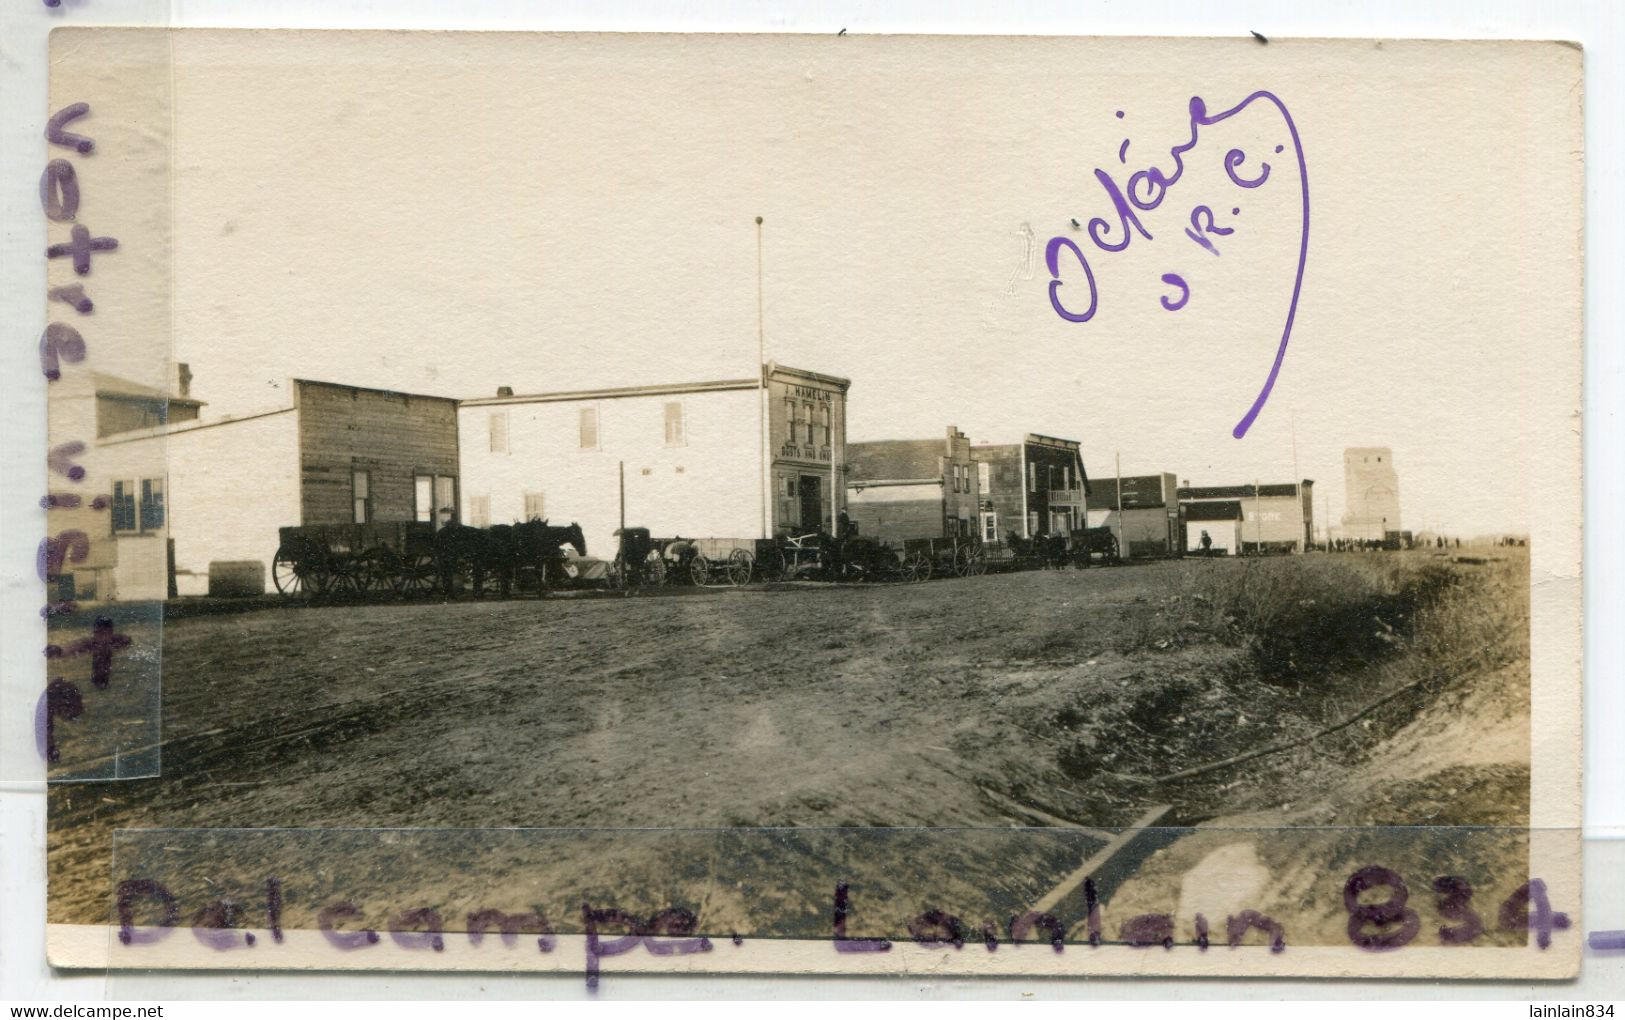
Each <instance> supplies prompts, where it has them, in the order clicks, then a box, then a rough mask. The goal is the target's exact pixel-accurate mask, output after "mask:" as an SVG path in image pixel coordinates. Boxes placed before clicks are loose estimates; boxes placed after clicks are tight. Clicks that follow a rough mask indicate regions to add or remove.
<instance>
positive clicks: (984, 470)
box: [976, 460, 992, 492]
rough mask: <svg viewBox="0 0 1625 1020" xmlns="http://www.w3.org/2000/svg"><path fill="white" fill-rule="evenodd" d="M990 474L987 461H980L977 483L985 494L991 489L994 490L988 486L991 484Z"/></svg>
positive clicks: (977, 465)
mask: <svg viewBox="0 0 1625 1020" xmlns="http://www.w3.org/2000/svg"><path fill="white" fill-rule="evenodd" d="M988 474H989V471H988V466H987V461H985V460H983V461H978V462H977V464H976V481H977V487H978V488H979V489H981V491H983V492H987V491H988V490H989V489H991V488H992V486H991V485H990V484H988V482H989V479H988Z"/></svg>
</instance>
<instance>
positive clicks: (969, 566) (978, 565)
mask: <svg viewBox="0 0 1625 1020" xmlns="http://www.w3.org/2000/svg"><path fill="white" fill-rule="evenodd" d="M964 552H965V554H966V557H967V558H966V563H965V566H966V570H967V573H966V574H965V575H964V576H966V577H981V576H982V575H983V574H985V573H987V558H986V557H985V556H983V555H982V549H981V547H980V546H975V545H967V546H965V548H964Z"/></svg>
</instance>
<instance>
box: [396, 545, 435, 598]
mask: <svg viewBox="0 0 1625 1020" xmlns="http://www.w3.org/2000/svg"><path fill="white" fill-rule="evenodd" d="M439 584H440V577H439V570H438V569H437V568H436V565H435V561H434V555H433V554H431V553H418V554H416V555H407V556H403V557H401V558H400V572H399V573H398V574H396V575H395V590H396V591H397V592H399V593H400V594H402V595H406V596H409V597H410V596H412V595H424V594H428V593H430V592H433V591H434V590H435V588H436V587H437V586H438V585H439Z"/></svg>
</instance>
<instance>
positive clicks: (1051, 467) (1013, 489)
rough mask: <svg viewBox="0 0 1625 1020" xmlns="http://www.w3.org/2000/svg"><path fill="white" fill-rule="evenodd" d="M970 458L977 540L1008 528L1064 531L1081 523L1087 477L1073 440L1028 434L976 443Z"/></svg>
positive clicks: (997, 536) (1026, 533) (1027, 532)
mask: <svg viewBox="0 0 1625 1020" xmlns="http://www.w3.org/2000/svg"><path fill="white" fill-rule="evenodd" d="M971 456H972V457H973V458H974V459H975V460H976V461H977V473H978V488H979V489H980V491H981V493H982V496H981V511H980V517H981V519H980V521H979V522H978V526H979V530H980V533H981V535H982V539H983V541H998V540H1001V539H1003V538H1004V536H1005V535H1006V534H1008V533H1009V532H1012V531H1014V532H1015V533H1016V534H1018V535H1020V536H1021V537H1022V538H1031V537H1033V536H1034V535H1038V534H1048V535H1069V534H1071V533H1072V532H1073V531H1075V530H1077V529H1079V528H1081V527H1082V526H1083V523H1084V516H1085V513H1086V512H1087V511H1086V507H1085V503H1084V500H1085V497H1086V495H1087V494H1088V491H1089V477H1088V475H1087V474H1086V473H1085V472H1084V468H1083V455H1082V454H1081V453H1080V452H1079V444H1078V442H1077V441H1076V440H1073V439H1057V438H1055V437H1054V436H1041V435H1038V434H1037V433H1028V434H1027V435H1026V436H1025V437H1024V438H1023V439H1022V441H1021V442H1019V443H979V444H977V445H975V446H973V447H972V448H971Z"/></svg>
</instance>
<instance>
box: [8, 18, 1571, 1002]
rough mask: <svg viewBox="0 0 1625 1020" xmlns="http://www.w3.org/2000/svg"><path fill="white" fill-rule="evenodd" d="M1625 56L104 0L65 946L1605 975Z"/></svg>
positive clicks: (830, 964) (602, 971)
mask: <svg viewBox="0 0 1625 1020" xmlns="http://www.w3.org/2000/svg"><path fill="white" fill-rule="evenodd" d="M1581 71H1582V54H1581V52H1580V51H1579V49H1578V47H1576V46H1573V45H1570V44H1565V43H1558V42H1507V43H1484V42H1448V41H1376V40H1345V41H1310V40H1285V39H1270V40H1268V41H1262V40H1259V39H1254V38H1242V39H1181V40H1173V39H1127V38H1119V39H1085V38H1039V37H1028V38H1022V37H1000V38H991V37H984V38H978V37H928V36H913V37H911V36H855V35H850V34H847V35H835V34H831V35H828V36H817V37H815V36H805V35H803V36H777V35H757V36H723V35H636V34H630V35H551V34H502V33H467V34H457V33H412V32H299V31H266V32H260V31H225V30H220V31H215V30H183V31H164V30H116V29H97V28H70V29H62V30H58V31H57V32H56V33H55V34H54V35H53V36H52V39H51V72H50V73H51V81H50V92H51V101H50V109H49V110H48V111H42V114H41V124H42V133H43V134H44V136H45V139H46V143H45V145H44V146H42V149H43V150H45V151H44V154H43V156H42V160H41V174H42V176H41V185H40V194H41V204H42V212H43V214H44V215H45V216H46V218H47V220H48V221H49V222H48V230H49V236H50V249H49V251H48V252H47V253H45V254H46V255H47V257H48V262H49V267H50V289H49V293H48V294H45V295H42V296H41V299H42V300H46V301H48V302H49V305H48V307H49V309H50V325H49V326H48V327H47V329H46V332H45V335H44V337H43V338H42V340H41V348H40V349H41V370H42V372H43V373H44V374H45V377H46V379H47V380H48V382H47V383H45V385H46V386H47V387H48V391H49V400H50V444H51V449H50V469H51V471H52V474H51V491H50V495H49V497H48V498H47V503H48V506H49V508H50V509H49V531H50V534H49V536H48V538H47V541H46V543H45V545H44V546H43V547H42V548H43V550H44V551H43V553H42V556H41V561H40V562H41V575H42V578H43V579H44V580H45V582H46V585H47V589H46V595H47V600H48V601H47V603H46V607H45V615H46V616H47V617H48V630H49V645H48V647H47V649H46V659H45V661H44V667H43V669H42V671H41V672H42V677H43V681H42V683H43V686H44V688H45V690H44V693H43V694H42V695H41V696H40V699H39V703H38V709H37V712H38V715H37V719H38V727H37V729H38V743H39V751H40V754H41V755H42V756H44V758H45V759H46V760H48V762H49V774H50V778H51V780H52V782H51V784H50V789H49V832H48V848H47V849H48V872H49V896H48V902H49V910H48V918H47V922H48V940H49V947H50V959H51V962H52V963H53V964H55V965H57V966H59V967H112V968H169V967H174V968H200V967H201V968H329V969H377V970H386V969H448V970H495V971H508V970H553V971H569V972H576V973H579V974H583V975H585V977H586V979H587V980H588V981H589V982H594V981H598V980H600V979H601V978H602V977H603V976H604V975H608V974H611V973H613V972H616V971H623V972H624V971H641V970H669V971H682V972H701V973H730V972H758V973H771V972H804V973H820V972H822V973H853V974H888V973H890V974H896V973H913V972H920V971H927V970H928V971H930V972H932V973H934V974H937V975H956V974H1027V975H1033V974H1053V975H1085V974H1137V975H1163V976H1167V975H1223V976H1265V975H1312V976H1327V977H1331V976H1365V977H1403V976H1426V977H1480V978H1519V979H1531V978H1564V977H1569V976H1572V975H1573V974H1574V973H1575V971H1576V969H1577V967H1578V961H1579V954H1580V939H1579V925H1580V902H1579V874H1580V860H1579V834H1578V828H1577V826H1578V821H1579V790H1580V739H1579V735H1580V719H1581V713H1580V704H1581V702H1580V691H1581V676H1580V648H1581V645H1580V619H1581V604H1580V534H1581V498H1580V497H1581V472H1580V467H1581V463H1580V426H1581V422H1580V411H1579V409H1580V366H1581V326H1582V323H1581V279H1582V265H1581V255H1582V239H1581V224H1582V209H1581V194H1582V191H1581V182H1582V176H1583V174H1582V171H1583V159H1584V156H1583V146H1582V136H1581V103H1582V94H1581V80H1582V79H1581Z"/></svg>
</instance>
